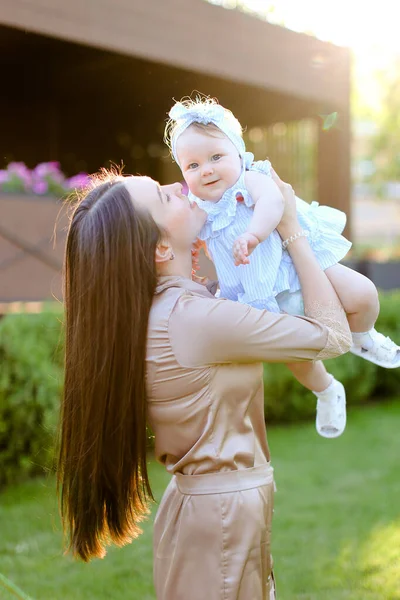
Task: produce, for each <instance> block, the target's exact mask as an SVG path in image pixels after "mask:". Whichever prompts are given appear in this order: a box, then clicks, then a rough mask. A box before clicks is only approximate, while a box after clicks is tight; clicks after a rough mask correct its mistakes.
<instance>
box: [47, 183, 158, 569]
mask: <svg viewBox="0 0 400 600" xmlns="http://www.w3.org/2000/svg"><path fill="white" fill-rule="evenodd" d="M104 179H105V180H104ZM159 239H160V230H159V229H158V227H157V225H156V224H155V222H154V221H153V219H152V218H151V216H150V214H149V213H146V212H145V211H139V210H137V209H135V207H134V204H133V202H132V199H131V197H130V194H129V192H128V190H127V188H126V186H125V185H124V183H123V178H122V177H118V176H112V175H109V176H108V178H107V177H106V178H104V177H103V181H97V182H95V183H94V185H93V186H92V189H91V190H90V191H89V192H88V193H87V194H86V195H85V196H84V197H83V199H81V200H80V201H79V202H78V204H77V206H76V207H75V209H74V212H73V214H72V219H71V223H70V228H69V232H68V237H67V245H66V253H65V274H64V300H65V309H66V316H65V320H66V323H65V330H66V331H65V333H66V346H65V385H64V395H63V400H62V407H61V421H60V436H59V438H60V450H59V462H58V491H59V495H60V508H61V516H62V521H63V526H64V532H65V533H66V535H67V537H68V540H69V542H68V549H69V550H71V551H72V553H73V555H74V556H76V557H79V558H81V559H82V560H84V561H89V560H90V559H91V558H94V557H103V556H104V555H105V546H106V545H107V544H109V543H115V544H117V545H120V546H121V545H124V544H126V543H128V542H130V541H131V540H132V539H133V538H135V537H137V536H138V535H139V534H140V533H141V530H140V528H139V526H138V523H139V522H140V521H141V520H142V519H143V518H144V516H145V515H146V514H147V512H148V501H149V500H150V498H152V493H151V488H150V484H149V479H148V474H147V467H146V445H147V434H146V386H145V358H146V338H147V326H148V318H149V312H150V307H151V304H152V299H153V294H154V291H155V287H156V267H155V250H156V245H157V243H158V241H159Z"/></svg>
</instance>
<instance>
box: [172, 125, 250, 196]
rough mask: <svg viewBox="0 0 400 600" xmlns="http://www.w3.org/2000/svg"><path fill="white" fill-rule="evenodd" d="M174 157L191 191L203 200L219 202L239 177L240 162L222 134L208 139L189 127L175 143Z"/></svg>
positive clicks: (200, 132) (210, 136)
mask: <svg viewBox="0 0 400 600" xmlns="http://www.w3.org/2000/svg"><path fill="white" fill-rule="evenodd" d="M176 153H177V158H178V161H179V164H180V166H181V169H182V173H183V176H184V178H185V181H186V183H187V184H188V187H189V189H190V191H191V192H192V194H194V195H195V196H197V197H198V198H201V199H202V200H208V201H209V202H218V200H220V199H221V197H222V196H223V194H224V192H226V190H227V189H229V188H230V187H232V186H233V185H234V184H235V183H236V181H237V180H238V179H239V177H240V173H241V169H242V161H241V158H240V156H239V153H238V151H237V149H236V148H235V146H234V145H233V143H232V142H231V140H230V139H229V138H228V137H227V136H226V135H225V134H224V133H222V132H221V134H219V132H216V133H215V134H214V132H212V133H211V134H210V135H209V134H207V133H203V132H202V131H199V130H196V128H194V127H190V126H189V127H188V128H187V129H186V131H184V132H183V133H182V135H181V136H180V137H179V139H178V142H177V145H176Z"/></svg>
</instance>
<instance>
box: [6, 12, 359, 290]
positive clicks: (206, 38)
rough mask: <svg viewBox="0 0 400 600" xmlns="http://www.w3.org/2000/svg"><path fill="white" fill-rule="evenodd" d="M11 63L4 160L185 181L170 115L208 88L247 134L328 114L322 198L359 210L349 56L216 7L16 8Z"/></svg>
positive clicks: (319, 168)
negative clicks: (353, 177) (353, 191)
mask: <svg viewBox="0 0 400 600" xmlns="http://www.w3.org/2000/svg"><path fill="white" fill-rule="evenodd" d="M0 66H1V69H2V80H3V82H5V83H6V85H5V86H4V87H3V91H2V94H0V127H1V131H2V135H1V138H0V149H1V154H0V156H1V161H3V163H4V164H6V163H7V162H9V161H10V160H24V161H25V162H27V164H29V165H30V166H34V165H35V164H36V163H38V162H41V161H46V160H59V161H60V162H61V165H62V167H63V169H64V170H65V171H66V172H67V173H68V174H70V175H73V174H75V173H76V172H77V171H79V170H89V171H94V170H97V169H98V168H99V167H100V166H102V165H104V164H107V163H108V161H109V160H112V161H115V162H116V163H118V164H120V163H121V162H124V164H125V165H126V168H125V171H126V172H134V173H146V174H149V175H151V176H153V177H156V178H158V179H159V180H160V181H162V182H163V181H166V182H168V180H171V178H172V177H174V178H175V177H176V176H177V175H178V172H177V171H174V170H173V169H171V168H170V167H168V168H167V167H166V160H165V157H166V155H167V153H166V151H165V149H164V150H163V149H162V131H163V127H164V123H165V119H166V113H167V111H168V109H169V108H170V106H171V102H172V99H173V98H175V99H179V98H181V97H182V96H185V95H188V94H190V93H191V92H192V91H193V90H198V91H200V92H202V93H205V94H208V95H211V96H216V97H217V98H218V99H219V101H220V102H221V103H222V104H224V105H225V106H228V107H229V108H231V110H232V111H233V112H234V113H235V114H236V115H237V117H238V118H239V119H240V121H241V122H242V123H243V124H245V125H246V126H247V128H254V127H266V126H268V125H271V124H273V123H276V122H288V121H296V120H301V119H305V118H308V119H315V121H316V122H317V123H318V152H317V153H316V156H317V158H316V160H317V164H316V174H317V186H316V191H317V198H316V199H317V200H319V201H320V202H323V203H324V204H330V205H331V206H335V207H337V208H340V209H342V210H344V211H345V212H346V213H347V214H348V215H349V204H350V118H349V94H350V56H349V52H348V50H347V49H345V48H340V47H336V46H334V45H332V44H328V43H325V42H322V41H320V40H318V39H316V38H313V37H311V36H307V35H304V34H299V33H295V32H293V31H290V30H287V29H284V28H282V27H278V26H274V25H271V24H269V23H266V22H264V21H261V20H259V19H257V18H255V17H252V16H250V15H247V14H243V13H241V12H239V11H236V10H226V9H224V8H221V7H218V6H214V5H211V4H209V3H207V2H204V1H203V0H169V1H168V2H160V0H147V1H146V2H143V1H142V0H129V1H128V0H101V2H100V1H98V0H87V1H86V2H81V1H80V0H69V1H68V2H65V1H64V0H2V2H1V7H0ZM331 113H337V120H336V123H335V125H334V126H333V127H331V128H330V129H328V130H326V129H324V128H323V127H321V126H320V125H321V124H322V119H321V115H328V114H331ZM163 153H164V154H163ZM163 156H164V160H163ZM259 158H261V157H259ZM4 164H3V165H0V167H2V166H4ZM282 175H283V176H284V175H285V173H283V174H282ZM51 234H52V232H49V237H50V236H51ZM347 234H348V235H349V228H348V230H347ZM43 235H44V233H43ZM42 237H43V236H42V234H40V239H42ZM0 253H1V246H0ZM0 264H1V256H0ZM37 268H38V269H40V268H41V266H40V263H39V262H38V263H37ZM14 272H15V277H16V278H17V277H18V268H17V265H16V264H15V265H14ZM0 278H1V273H0ZM0 287H1V283H0ZM20 295H21V294H19V296H20ZM25 295H26V298H27V299H28V298H29V299H37V296H38V292H35V294H34V298H33V297H32V295H31V294H30V293H29V292H28V291H27V293H26V294H25ZM40 295H41V296H42V297H43V298H46V297H48V295H49V290H48V289H43V292H40V293H39V296H40ZM2 296H3V297H4V294H1V293H0V299H1V297H2ZM6 296H7V297H10V298H12V297H13V293H12V290H9V292H7V294H6ZM15 299H24V298H15Z"/></svg>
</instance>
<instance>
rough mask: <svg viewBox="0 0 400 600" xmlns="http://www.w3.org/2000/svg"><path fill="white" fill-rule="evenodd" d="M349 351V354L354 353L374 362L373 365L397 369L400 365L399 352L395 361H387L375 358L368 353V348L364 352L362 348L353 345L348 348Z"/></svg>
mask: <svg viewBox="0 0 400 600" xmlns="http://www.w3.org/2000/svg"><path fill="white" fill-rule="evenodd" d="M350 352H351V354H354V355H355V356H359V357H360V358H363V359H364V360H368V361H369V362H372V363H374V365H378V367H383V368H384V369H398V368H399V367H400V354H399V357H398V359H397V360H396V361H395V362H389V361H387V360H386V361H385V360H380V361H379V360H377V359H376V358H375V357H374V356H373V355H371V354H368V350H367V351H366V352H365V351H364V352H363V351H362V348H357V347H355V346H353V347H352V348H350Z"/></svg>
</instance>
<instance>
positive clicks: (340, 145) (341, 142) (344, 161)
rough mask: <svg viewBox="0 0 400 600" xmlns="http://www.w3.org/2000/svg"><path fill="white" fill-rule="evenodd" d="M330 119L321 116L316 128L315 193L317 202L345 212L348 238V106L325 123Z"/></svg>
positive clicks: (349, 205)
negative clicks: (335, 117)
mask: <svg viewBox="0 0 400 600" xmlns="http://www.w3.org/2000/svg"><path fill="white" fill-rule="evenodd" d="M332 120H333V119H329V118H328V119H325V120H321V121H320V123H319V128H318V156H317V165H318V168H317V196H318V202H319V203H320V204H326V205H328V206H333V207H334V208H338V209H339V210H342V211H343V212H345V213H346V215H347V226H346V229H345V232H344V235H345V236H346V237H347V238H349V239H351V203H350V195H351V165H350V144H351V133H350V113H349V109H348V107H346V108H343V109H341V110H340V112H338V115H337V119H336V121H335V122H333V123H329V121H332ZM324 124H325V128H324ZM330 124H331V126H330V127H329V128H328V126H329V125H330Z"/></svg>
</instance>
